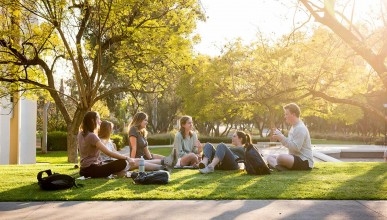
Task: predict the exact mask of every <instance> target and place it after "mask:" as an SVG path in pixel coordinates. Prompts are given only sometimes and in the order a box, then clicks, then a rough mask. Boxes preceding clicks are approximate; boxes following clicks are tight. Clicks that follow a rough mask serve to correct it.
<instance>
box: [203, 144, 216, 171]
mask: <svg viewBox="0 0 387 220" xmlns="http://www.w3.org/2000/svg"><path fill="white" fill-rule="evenodd" d="M215 151H216V149H215V147H214V145H212V144H210V143H206V144H205V145H204V147H203V157H202V160H201V162H200V163H199V169H203V168H205V167H206V166H207V164H208V163H209V162H210V161H212V159H213V158H214V155H215Z"/></svg>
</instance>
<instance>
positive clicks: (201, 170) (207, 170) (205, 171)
mask: <svg viewBox="0 0 387 220" xmlns="http://www.w3.org/2000/svg"><path fill="white" fill-rule="evenodd" d="M199 172H200V173H203V174H205V173H213V172H214V168H213V167H211V166H206V167H205V168H203V169H199Z"/></svg>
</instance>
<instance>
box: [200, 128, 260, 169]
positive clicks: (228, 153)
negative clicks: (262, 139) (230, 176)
mask: <svg viewBox="0 0 387 220" xmlns="http://www.w3.org/2000/svg"><path fill="white" fill-rule="evenodd" d="M231 142H232V144H233V145H234V147H227V146H226V145H225V144H224V143H220V144H219V145H218V146H217V147H216V148H215V147H214V146H213V145H212V144H210V143H206V144H205V145H204V148H203V159H202V161H201V162H200V164H199V171H200V173H212V172H214V170H215V169H217V170H239V169H240V168H239V164H238V161H239V160H241V161H242V160H244V148H245V147H249V146H251V145H252V142H251V137H250V135H249V134H246V133H245V132H243V131H236V132H235V133H234V134H233V135H232V138H231Z"/></svg>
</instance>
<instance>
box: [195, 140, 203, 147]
mask: <svg viewBox="0 0 387 220" xmlns="http://www.w3.org/2000/svg"><path fill="white" fill-rule="evenodd" d="M195 146H196V147H197V148H198V149H201V148H203V146H202V143H200V141H199V140H196V142H195Z"/></svg>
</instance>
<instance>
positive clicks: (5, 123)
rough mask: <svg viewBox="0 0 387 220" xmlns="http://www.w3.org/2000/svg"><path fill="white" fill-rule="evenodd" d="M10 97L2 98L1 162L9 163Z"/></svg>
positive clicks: (0, 111)
mask: <svg viewBox="0 0 387 220" xmlns="http://www.w3.org/2000/svg"><path fill="white" fill-rule="evenodd" d="M9 99H10V97H5V98H1V99H0V164H9V147H10V130H9V126H10V118H11V115H10V114H11V108H10V104H11V103H10V100H9Z"/></svg>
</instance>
